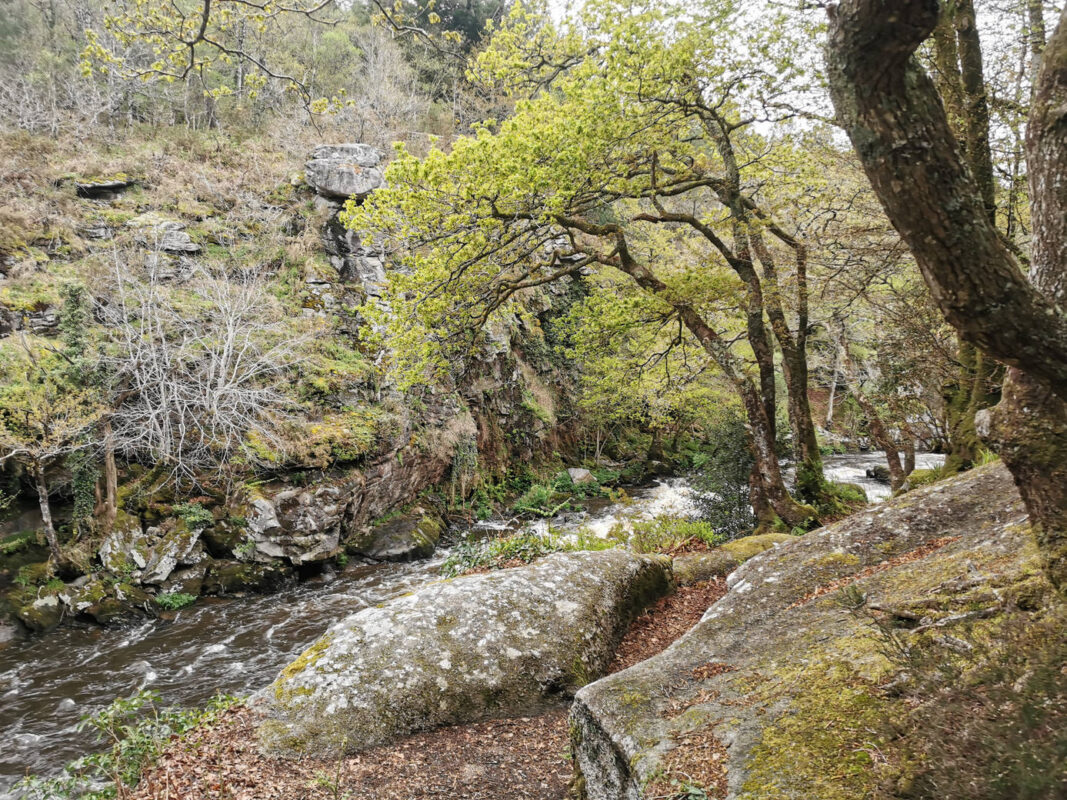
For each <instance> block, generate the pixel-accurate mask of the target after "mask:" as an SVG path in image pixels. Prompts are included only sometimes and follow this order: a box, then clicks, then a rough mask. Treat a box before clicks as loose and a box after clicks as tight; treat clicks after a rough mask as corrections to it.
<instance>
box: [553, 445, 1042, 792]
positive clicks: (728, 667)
mask: <svg viewBox="0 0 1067 800" xmlns="http://www.w3.org/2000/svg"><path fill="white" fill-rule="evenodd" d="M1025 519H1026V514H1025V510H1024V509H1023V507H1022V503H1021V501H1020V499H1019V496H1018V493H1017V492H1016V490H1015V487H1014V485H1013V484H1012V481H1011V477H1010V475H1009V474H1008V472H1007V470H1006V469H1004V467H1003V466H1001V465H995V466H992V467H986V468H983V469H980V470H975V471H974V472H971V473H968V474H967V475H965V476H961V477H960V478H956V479H953V480H951V481H946V482H943V483H939V484H935V485H933V486H930V487H928V488H925V489H921V490H916V491H914V492H910V493H908V494H906V495H903V496H902V497H899V498H897V499H895V500H892V501H890V502H888V503H886V504H885V505H882V506H877V507H875V508H873V509H871V510H868V511H865V512H861V513H859V514H856V515H854V516H853V517H850V518H848V519H846V520H844V521H842V522H840V523H837V524H835V525H831V526H829V527H827V528H825V529H821V530H819V531H815V532H812V533H809V534H807V535H806V536H803V537H786V540H785V541H783V542H780V543H777V546H771V547H770V549H767V550H765V551H764V552H762V553H760V554H758V555H752V557H751V558H749V559H748V560H746V561H745V562H744V564H742V565H741V566H740V567H739V568H738V569H737V570H736V571H735V572H733V573H732V574H731V575H730V577H729V579H728V581H727V583H728V585H729V586H730V587H731V588H730V591H729V592H728V593H727V595H726V596H725V597H723V598H722V599H721V600H720V601H719V602H717V603H716V604H715V605H713V606H712V607H711V608H710V609H708V611H707V612H706V613H705V615H704V617H703V619H702V621H701V622H700V623H699V624H698V625H697V626H696V627H695V628H693V629H692V630H691V631H690V632H689V633H687V634H686V635H685V636H684V637H682V638H681V639H679V640H678V641H677V642H675V643H674V644H673V645H671V647H669V648H668V649H666V650H665V651H663V652H662V653H660V654H658V655H656V656H654V657H652V658H650V659H648V660H647V661H644V662H641V663H640V664H637V665H635V666H633V667H631V668H630V669H627V670H624V671H622V672H619V673H615V674H614V675H611V676H609V677H606V678H604V679H602V680H599V681H596V682H594V683H592V684H590V685H588V686H586V687H584V688H583V689H581V690H580V691H579V692H578V693H577V695H576V697H575V701H574V704H573V706H572V708H571V735H572V747H573V750H574V753H575V756H576V761H577V765H578V767H579V769H580V770H581V773H582V776H583V779H584V785H585V791H586V794H587V797H588V799H589V800H644V798H651V797H662V796H666V795H665V794H663V792H665V791H669V787H670V786H682V785H685V786H689V787H691V788H693V791H694V792H695V791H697V790H699V791H701V792H705V793H706V794H705V795H701V796H707V797H715V798H728V800H757V798H768V797H772V796H773V797H787V796H788V797H812V798H815V797H818V798H825V797H833V798H835V800H836V798H838V797H850V798H851V797H860V796H863V797H867V796H872V795H870V794H866V793H862V792H856V793H851V794H850V793H849V792H848V791H842V790H838V789H835V793H832V794H828V793H827V790H826V787H825V786H821V785H820V784H819V783H818V781H819V780H822V778H823V777H825V775H821V774H816V775H814V777H813V776H812V775H811V774H806V773H805V769H807V767H808V766H810V765H809V764H808V763H807V762H806V761H805V756H803V755H800V752H799V748H800V747H802V746H807V745H808V744H810V742H811V741H818V742H821V741H822V740H823V739H827V738H829V736H828V734H826V730H828V729H830V728H831V727H832V726H830V724H829V722H827V721H826V720H817V721H816V724H815V725H814V730H811V731H809V732H807V733H805V734H803V735H797V734H796V733H795V731H794V728H796V727H799V726H802V725H803V724H804V720H807V719H810V718H811V717H812V715H814V714H817V713H819V707H820V705H823V704H825V705H826V706H831V705H832V704H833V703H834V702H841V701H840V700H839V698H841V697H846V698H847V697H850V696H852V695H850V694H849V692H851V691H854V690H853V689H852V688H851V687H852V686H854V685H860V684H863V685H868V684H869V685H870V686H872V687H878V686H880V685H882V684H883V683H885V682H888V680H889V679H890V677H892V670H893V667H892V665H891V664H889V663H888V662H887V661H886V659H885V657H884V656H883V655H882V652H883V651H881V650H879V648H878V642H877V640H875V639H874V638H873V637H872V635H871V626H870V625H869V624H868V623H867V622H865V621H864V620H863V619H862V618H861V617H859V616H857V615H855V614H850V613H848V612H847V611H845V610H843V606H842V603H843V602H845V600H847V598H848V597H864V598H870V599H873V600H875V601H877V602H878V603H881V604H882V605H883V606H884V607H892V608H909V607H911V606H912V605H914V606H915V607H916V608H919V609H921V613H922V614H931V615H934V616H933V617H932V619H934V620H936V619H937V616H936V615H937V614H939V613H940V614H943V615H944V618H945V621H946V622H951V621H952V619H953V618H954V617H953V615H952V613H951V610H952V609H956V608H962V609H965V610H969V612H968V613H972V614H978V613H979V612H976V611H974V610H973V609H974V608H975V607H976V605H977V604H980V603H987V602H988V603H993V604H996V603H997V602H999V601H998V599H997V598H998V596H1000V595H1005V596H1006V595H1008V594H1010V593H1011V591H1013V589H1012V586H1013V585H1014V584H1015V583H1017V582H1018V581H1020V580H1024V579H1026V576H1027V574H1028V573H1029V574H1032V571H1033V567H1032V565H1030V566H1028V565H1027V559H1028V558H1029V557H1030V556H1028V555H1027V553H1028V552H1029V551H1028V549H1027V538H1028V533H1027V527H1026V525H1025V524H1024V523H1025ZM754 538H756V537H754ZM742 541H744V540H742ZM749 544H750V543H749ZM770 544H774V543H770ZM724 550H725V548H724ZM732 555H734V556H736V555H737V554H732ZM744 555H748V553H747V552H746V553H745V554H744ZM738 560H741V559H740V558H739V559H738ZM698 566H699V565H698ZM997 587H1000V588H997ZM846 590H847V591H850V592H852V593H853V594H852V595H843V594H842V592H844V591H846ZM967 591H970V592H972V593H973V597H972V596H971V595H967V594H966V592H967ZM843 597H844V598H845V600H843V599H842V598H843ZM935 599H936V600H937V602H938V603H941V604H943V605H944V606H945V608H947V609H949V610H948V611H944V612H940V611H937V610H936V608H937V607H935V606H934V605H931V603H933V601H934V600H935ZM982 613H985V612H982ZM964 616H965V615H964ZM931 624H937V623H936V622H935V623H931ZM887 670H889V672H888V673H887ZM839 674H840V675H847V676H850V677H848V680H847V681H845V682H844V683H842V684H840V685H838V684H837V683H834V681H835V680H843V679H839V678H837V677H835V676H838V675H839ZM820 682H821V683H820ZM864 682H866V683H864ZM813 686H814V687H823V688H825V687H829V688H828V689H827V690H826V693H825V699H817V700H812V699H811V698H812V697H815V696H816V695H814V694H813V693H812V687H813ZM872 692H873V694H872V696H874V697H878V696H879V695H878V693H877V691H876V690H874V689H872ZM820 697H821V696H820ZM804 703H807V705H804V706H799V705H798V704H804ZM860 707H862V706H860ZM801 708H803V709H804V710H801ZM813 709H814V710H813ZM852 713H853V710H852V709H851V708H850V709H849V711H848V713H847V714H846V717H847V718H848V719H852V717H851V716H849V715H850V714H852ZM783 720H784V722H783ZM798 720H799V722H798ZM857 724H858V723H857ZM781 725H784V726H785V728H780V727H778V726H781ZM782 730H785V731H787V732H789V733H788V735H784V736H783V735H781V731H782ZM820 737H821V738H820ZM783 739H784V740H788V741H791V742H793V743H794V745H795V746H794V747H793V748H792V749H790V748H785V749H783V748H782V747H779V746H776V744H775V743H776V742H780V741H782V740H783ZM846 750H847V752H846V755H848V753H851V750H848V749H847V748H846ZM768 753H770V756H768ZM768 757H769V758H772V759H773V758H777V759H778V761H777V762H774V763H768V762H767V760H766V759H767V758H768ZM697 768H699V769H701V770H704V773H705V774H703V775H699V774H696V771H695V770H697ZM809 772H810V770H809ZM870 772H871V774H873V770H870ZM826 774H828V775H833V773H832V772H828V773H826ZM857 774H859V773H857ZM768 782H770V783H773V787H774V788H773V790H771V789H770V788H768V786H769V784H768ZM689 796H694V795H689Z"/></svg>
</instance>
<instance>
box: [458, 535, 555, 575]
mask: <svg viewBox="0 0 1067 800" xmlns="http://www.w3.org/2000/svg"><path fill="white" fill-rule="evenodd" d="M565 549H567V548H566V545H565V544H564V543H562V542H561V541H560V540H559V537H558V536H555V535H554V534H552V533H551V532H550V533H549V535H547V536H543V535H541V534H540V533H537V532H535V531H529V530H524V531H520V532H519V533H516V534H513V535H511V536H503V537H500V538H497V539H480V540H478V539H466V540H464V541H462V542H460V543H459V544H458V545H456V546H455V547H454V548H453V549H452V553H451V554H450V555H449V556H448V558H446V559H445V562H444V563H443V564H442V565H441V574H442V575H444V576H445V577H446V578H451V577H454V576H456V575H462V574H463V573H465V572H470V571H471V570H474V569H499V568H500V567H502V566H503V565H505V564H509V563H511V562H514V561H519V562H522V563H523V564H529V563H530V562H531V561H534V560H535V559H538V558H540V557H541V556H545V555H548V554H549V553H558V552H560V551H561V550H565Z"/></svg>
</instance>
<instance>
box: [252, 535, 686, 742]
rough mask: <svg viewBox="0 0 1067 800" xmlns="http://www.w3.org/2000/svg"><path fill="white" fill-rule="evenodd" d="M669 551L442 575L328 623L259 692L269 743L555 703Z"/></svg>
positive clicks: (594, 673) (624, 620)
mask: <svg viewBox="0 0 1067 800" xmlns="http://www.w3.org/2000/svg"><path fill="white" fill-rule="evenodd" d="M672 585H673V583H672V575H671V568H670V562H669V559H666V558H664V557H660V556H637V555H634V554H632V553H628V552H625V551H623V550H608V551H601V552H595V553H590V552H584V553H557V554H554V555H551V556H548V557H546V558H544V559H541V560H540V561H538V562H536V563H534V564H532V565H530V566H527V567H521V568H518V569H509V570H501V571H498V572H492V573H486V574H481V575H471V576H466V577H462V578H456V579H453V580H450V581H441V582H439V583H435V584H431V585H430V586H428V587H426V588H423V589H420V590H419V591H417V592H414V593H412V594H410V595H407V596H405V597H401V598H397V599H396V600H392V601H390V602H388V603H385V604H383V605H382V606H380V607H378V608H369V609H365V610H363V611H360V612H359V613H357V614H354V615H352V616H351V617H349V618H348V619H346V620H343V621H342V622H339V623H337V624H336V625H334V626H333V627H331V628H330V630H329V631H328V632H327V633H326V634H325V636H324V637H323V638H322V639H320V640H319V642H317V643H316V644H315V645H313V646H312V647H311V648H310V649H309V650H308V651H306V652H305V653H304V655H302V656H301V657H300V658H299V659H298V660H297V661H296V662H294V663H293V664H292V665H290V666H289V667H287V668H286V669H285V670H283V671H282V674H281V675H280V676H279V677H278V679H277V680H276V681H275V682H274V684H273V685H272V686H271V687H269V688H268V689H267V690H265V691H264V692H263V693H262V699H263V701H264V703H265V705H266V708H267V710H268V714H269V719H268V720H267V721H266V722H265V723H264V725H263V727H262V728H261V729H260V740H261V742H262V744H264V745H265V746H266V747H267V748H268V750H270V751H272V752H275V753H280V754H283V755H290V756H293V755H314V756H327V755H336V754H337V753H338V752H339V751H341V750H345V751H348V752H354V751H358V750H362V749H364V748H367V747H372V746H375V745H379V744H383V743H387V742H390V741H393V740H395V739H396V738H398V737H401V736H404V735H406V734H408V733H411V732H413V731H417V730H427V729H432V728H436V727H439V726H443V725H453V724H460V723H466V722H473V721H477V720H480V719H485V718H489V717H494V716H514V715H521V714H523V713H526V712H532V711H535V710H537V709H539V708H543V707H545V706H546V705H557V704H558V703H559V701H560V699H561V698H564V697H567V696H570V695H572V694H573V693H574V692H575V691H576V690H577V689H578V688H579V687H580V686H583V685H585V684H586V683H588V682H589V681H591V680H594V679H596V678H597V677H598V676H599V675H601V674H603V673H604V671H605V670H606V669H607V667H608V665H609V664H610V663H611V660H612V658H613V657H614V655H615V648H616V647H617V645H618V643H619V641H620V640H621V638H622V636H623V634H624V632H625V631H626V629H627V627H628V626H629V624H630V622H631V621H632V620H633V619H634V617H636V615H637V614H638V613H640V612H641V611H642V610H643V609H644V608H645V607H647V606H648V605H649V604H650V603H652V602H655V600H657V599H658V598H659V597H662V596H663V595H664V594H666V593H667V592H669V591H670V590H671V588H672Z"/></svg>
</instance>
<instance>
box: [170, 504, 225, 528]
mask: <svg viewBox="0 0 1067 800" xmlns="http://www.w3.org/2000/svg"><path fill="white" fill-rule="evenodd" d="M174 513H175V514H177V515H178V517H179V518H180V519H182V520H183V521H184V522H185V524H186V525H188V526H189V527H190V528H206V527H207V526H208V525H210V524H211V523H212V522H213V521H214V519H215V518H214V517H213V516H212V515H211V512H210V511H208V510H207V509H206V508H204V507H203V506H202V505H200V503H179V504H178V505H176V506H174Z"/></svg>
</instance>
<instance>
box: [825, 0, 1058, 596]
mask: <svg viewBox="0 0 1067 800" xmlns="http://www.w3.org/2000/svg"><path fill="white" fill-rule="evenodd" d="M939 17H940V6H939V3H938V2H936V0H898V1H897V2H894V3H892V5H891V10H890V6H889V5H888V4H887V3H886V2H885V0H843V2H842V3H841V4H840V5H839V6H837V7H836V8H835V9H834V11H833V12H832V14H831V30H830V46H829V58H828V64H829V71H830V84H831V90H832V94H833V99H834V104H835V106H836V107H837V111H838V114H839V116H840V118H841V120H842V122H843V123H844V125H845V127H846V129H847V131H848V133H849V136H850V138H851V139H852V143H853V145H854V147H855V149H856V152H857V154H858V155H859V157H860V160H861V162H862V163H863V166H864V169H865V171H866V173H867V176H868V178H869V179H870V180H871V183H872V185H873V187H874V190H875V192H876V193H877V194H878V197H879V199H880V200H881V202H882V205H883V206H884V208H885V210H886V213H887V214H888V216H889V218H890V220H891V221H892V223H893V225H894V226H895V227H896V229H897V230H898V231H899V232H900V233H901V235H902V236H903V238H904V239H905V241H906V242H907V244H908V245H909V247H910V248H911V251H912V253H913V254H914V255H915V258H916V261H917V262H918V264H919V267H920V270H921V271H922V273H923V276H924V278H925V279H926V282H927V284H928V285H929V287H930V290H931V294H932V295H933V297H934V300H935V301H936V302H937V303H938V305H939V307H940V308H941V311H942V312H943V313H944V314H945V317H946V319H948V321H949V322H950V323H951V324H952V325H953V326H954V327H955V328H956V330H957V331H958V332H959V334H960V336H961V337H962V338H963V339H964V340H965V341H967V342H969V343H970V344H972V345H974V346H975V347H977V348H979V349H981V350H983V351H985V352H986V354H988V355H992V356H995V357H996V358H997V359H999V360H1001V361H1003V362H1005V363H1006V364H1008V365H1009V366H1010V369H1009V371H1008V374H1007V378H1006V380H1005V386H1004V392H1003V399H1002V400H1001V402H1000V404H999V405H998V406H997V407H996V409H994V410H993V411H992V413H990V412H983V413H982V414H981V415H980V418H979V425H978V431H979V433H982V434H983V435H985V436H987V437H989V439H990V440H991V441H992V442H994V443H996V444H997V445H998V447H999V449H1000V452H1001V454H1002V456H1003V458H1004V461H1005V463H1006V464H1007V465H1008V467H1009V469H1010V470H1011V472H1012V474H1013V475H1014V477H1015V481H1016V483H1017V484H1018V486H1019V489H1020V492H1021V493H1022V496H1023V498H1024V500H1025V501H1026V505H1027V508H1028V510H1029V512H1030V518H1031V522H1032V524H1033V527H1034V529H1035V532H1036V534H1037V537H1038V541H1039V543H1040V545H1041V549H1042V553H1043V556H1044V559H1045V563H1046V568H1047V571H1048V574H1049V576H1050V578H1051V579H1052V580H1053V582H1054V583H1056V584H1057V585H1059V586H1060V587H1061V588H1062V589H1067V403H1065V400H1067V314H1065V312H1064V309H1065V307H1067V112H1065V111H1064V109H1065V108H1067V12H1065V13H1064V16H1061V19H1060V22H1059V25H1058V27H1057V30H1056V32H1055V33H1054V34H1053V36H1052V37H1051V39H1050V41H1049V42H1048V45H1047V47H1046V50H1045V53H1044V57H1043V61H1042V68H1041V73H1040V76H1039V77H1038V80H1037V84H1036V92H1035V95H1034V101H1033V106H1032V109H1031V112H1030V119H1029V125H1028V130H1027V141H1026V150H1027V156H1028V162H1029V166H1030V196H1031V205H1032V219H1033V233H1034V235H1033V253H1032V261H1031V268H1030V273H1029V279H1027V276H1026V275H1025V274H1024V272H1023V270H1022V269H1020V266H1019V264H1018V262H1017V261H1016V259H1015V257H1014V255H1013V254H1012V252H1011V250H1010V249H1009V247H1008V246H1007V244H1006V243H1005V242H1004V241H1003V239H1002V237H1001V235H1000V233H999V232H998V231H997V229H996V228H995V226H994V225H993V223H992V221H991V220H990V217H989V209H988V207H987V206H986V203H985V202H984V200H983V197H982V192H981V191H980V187H979V185H978V184H977V183H976V181H975V177H974V176H973V175H972V173H971V170H970V169H968V166H967V164H966V161H965V159H964V158H963V156H962V155H961V153H960V150H959V147H958V145H957V142H956V137H955V136H954V134H953V132H952V129H951V127H950V125H949V122H948V119H947V117H946V115H945V110H944V107H943V105H942V103H941V98H940V96H939V95H938V92H937V89H936V88H935V86H934V84H933V82H932V80H931V79H930V77H929V76H928V75H927V74H926V72H925V71H924V70H923V69H922V67H921V66H920V64H919V62H918V60H917V58H916V56H915V54H916V51H917V49H918V48H919V46H920V45H921V44H922V43H923V42H924V41H925V40H926V39H927V37H928V36H930V34H931V33H932V32H933V31H934V29H935V27H936V26H937V24H938V22H939Z"/></svg>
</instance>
